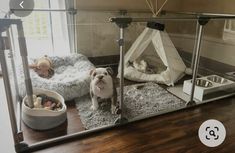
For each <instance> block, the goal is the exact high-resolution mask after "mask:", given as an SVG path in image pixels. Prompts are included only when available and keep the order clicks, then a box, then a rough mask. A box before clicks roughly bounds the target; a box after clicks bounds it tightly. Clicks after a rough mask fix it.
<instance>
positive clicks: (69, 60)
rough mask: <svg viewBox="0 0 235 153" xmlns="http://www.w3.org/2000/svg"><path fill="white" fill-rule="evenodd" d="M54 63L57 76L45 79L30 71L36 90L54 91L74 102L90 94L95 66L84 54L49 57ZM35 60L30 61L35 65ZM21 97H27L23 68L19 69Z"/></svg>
mask: <svg viewBox="0 0 235 153" xmlns="http://www.w3.org/2000/svg"><path fill="white" fill-rule="evenodd" d="M49 58H50V59H51V61H52V64H53V68H54V72H55V74H54V75H53V76H52V77H51V78H50V79H45V78H42V77H40V76H38V74H37V73H36V72H35V71H34V70H30V76H31V80H32V85H33V87H34V88H43V89H48V90H53V91H56V92H58V93H59V94H61V95H62V96H63V97H64V99H65V100H72V99H74V98H77V97H81V96H83V95H86V94H87V93H88V92H89V87H90V76H89V71H90V70H91V69H93V68H94V65H93V64H92V63H91V62H90V61H89V60H88V59H87V57H86V56H84V55H82V54H72V55H69V56H64V57H57V56H53V57H49ZM34 61H35V59H31V60H29V63H34ZM17 73H18V76H19V88H20V90H19V91H20V96H22V97H24V96H25V85H24V73H23V69H22V67H20V68H18V72H17Z"/></svg>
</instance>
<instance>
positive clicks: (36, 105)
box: [34, 97, 42, 108]
mask: <svg viewBox="0 0 235 153" xmlns="http://www.w3.org/2000/svg"><path fill="white" fill-rule="evenodd" d="M34 108H42V98H41V97H37V98H36V99H35V101H34Z"/></svg>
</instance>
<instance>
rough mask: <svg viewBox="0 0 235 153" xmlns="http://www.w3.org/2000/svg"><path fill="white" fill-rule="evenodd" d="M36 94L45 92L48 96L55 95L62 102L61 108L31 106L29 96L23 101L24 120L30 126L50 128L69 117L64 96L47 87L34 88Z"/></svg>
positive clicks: (36, 128)
mask: <svg viewBox="0 0 235 153" xmlns="http://www.w3.org/2000/svg"><path fill="white" fill-rule="evenodd" d="M33 91H34V94H35V95H39V94H44V95H46V96H48V97H53V98H55V99H56V100H58V101H59V102H61V104H62V108H61V109H59V110H56V111H55V110H47V109H44V108H32V109H31V108H29V107H28V106H27V105H26V102H27V96H25V97H24V99H23V102H22V120H23V122H24V123H25V124H26V125H27V126H28V127H30V128H32V129H35V130H48V129H52V128H54V127H57V126H59V125H60V124H62V123H64V122H65V121H66V119H67V112H66V111H67V107H66V105H65V102H64V98H63V97H62V96H61V95H60V94H58V93H57V92H54V91H51V90H46V89H38V88H37V89H34V90H33Z"/></svg>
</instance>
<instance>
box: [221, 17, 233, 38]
mask: <svg viewBox="0 0 235 153" xmlns="http://www.w3.org/2000/svg"><path fill="white" fill-rule="evenodd" d="M223 39H224V40H225V41H233V42H235V20H226V21H225V25H224V33H223Z"/></svg>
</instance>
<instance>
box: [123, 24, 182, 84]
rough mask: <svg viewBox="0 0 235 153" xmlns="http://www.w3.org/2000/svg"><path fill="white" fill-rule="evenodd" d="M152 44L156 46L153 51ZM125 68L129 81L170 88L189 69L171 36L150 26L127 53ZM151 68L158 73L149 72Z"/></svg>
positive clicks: (125, 75)
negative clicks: (154, 83)
mask: <svg viewBox="0 0 235 153" xmlns="http://www.w3.org/2000/svg"><path fill="white" fill-rule="evenodd" d="M150 45H152V46H153V47H152V48H150V47H149V46H150ZM149 48H150V49H149ZM150 52H151V53H150ZM148 53H149V54H148ZM124 66H125V71H124V77H125V78H126V79H129V80H133V81H138V82H146V81H154V82H157V83H162V84H166V85H168V86H170V85H172V86H174V83H175V82H177V81H178V80H179V79H180V78H182V77H183V76H184V72H185V70H186V66H185V64H184V62H183V61H182V59H181V57H180V55H179V54H178V52H177V50H176V48H175V46H174V45H173V43H172V41H171V39H170V38H169V36H168V34H167V33H166V32H165V31H160V30H157V29H152V28H149V27H146V28H145V29H144V31H143V32H142V33H141V34H140V36H139V37H138V38H137V39H136V41H135V42H134V43H133V45H132V46H131V48H130V49H129V51H128V52H127V53H126V54H125V60H124ZM138 67H139V68H140V69H138ZM148 67H151V69H157V70H156V71H151V73H149V72H147V69H148ZM163 67H164V68H163ZM119 72H120V66H119Z"/></svg>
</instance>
